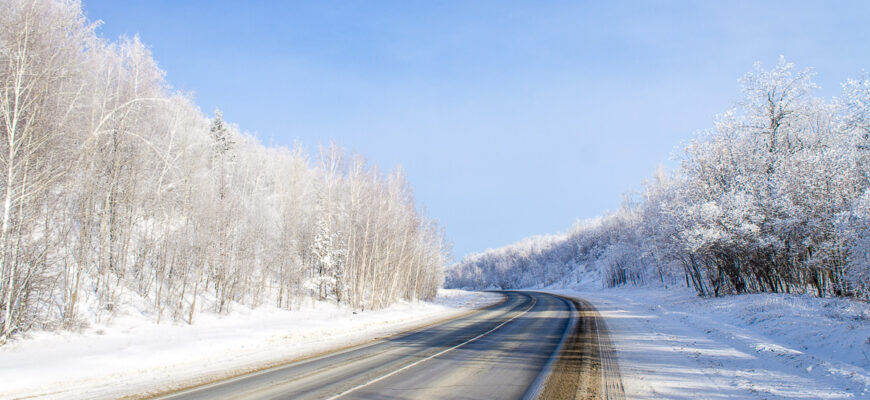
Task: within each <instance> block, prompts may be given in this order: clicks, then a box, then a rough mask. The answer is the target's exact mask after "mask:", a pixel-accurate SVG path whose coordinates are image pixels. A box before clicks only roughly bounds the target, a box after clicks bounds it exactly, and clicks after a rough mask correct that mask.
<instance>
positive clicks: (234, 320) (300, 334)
mask: <svg viewBox="0 0 870 400" xmlns="http://www.w3.org/2000/svg"><path fill="white" fill-rule="evenodd" d="M500 299H501V296H500V295H498V294H495V293H482V292H466V291H461V290H441V291H439V293H438V297H436V299H435V300H434V301H433V302H429V303H425V302H419V303H399V304H396V305H394V306H392V307H390V308H387V309H384V310H380V311H375V312H362V313H356V314H354V313H353V312H352V311H351V310H348V309H344V308H339V307H336V306H335V305H332V304H326V303H314V304H311V303H309V304H307V305H306V306H303V308H302V310H299V311H286V310H281V309H277V308H274V307H266V306H263V307H260V308H257V309H255V310H249V309H248V310H239V311H236V312H233V313H232V314H230V315H225V316H217V315H214V314H204V313H203V314H200V315H199V316H198V320H197V321H196V323H195V324H194V325H179V324H166V323H165V324H161V325H156V324H154V323H151V322H149V321H147V320H145V319H143V318H142V317H141V316H138V317H137V316H135V315H126V316H119V317H117V318H115V319H114V320H113V321H112V322H111V323H110V324H108V325H100V326H95V327H92V328H89V329H88V330H86V331H85V332H81V333H68V332H67V333H47V332H43V333H33V334H30V335H29V337H28V338H25V339H20V340H17V341H13V342H11V343H9V344H7V345H5V346H3V347H0V382H2V384H0V398H4V399H5V398H20V397H27V398H45V399H51V398H63V399H69V398H89V399H92V398H117V397H121V396H135V395H138V394H144V393H148V392H153V391H155V390H165V389H167V388H171V387H179V386H183V385H189V384H191V383H196V382H202V381H204V380H208V379H213V378H216V377H220V376H226V374H227V373H228V371H236V372H240V371H245V370H253V369H256V368H258V367H260V366H263V365H268V364H273V363H278V362H281V361H282V360H284V361H286V360H292V359H296V358H302V357H305V356H310V355H313V354H317V353H320V352H324V351H328V350H330V349H336V348H341V347H345V346H348V345H353V344H358V343H363V342H366V341H368V340H371V339H373V338H375V337H382V336H388V335H392V334H396V333H399V332H402V331H404V330H408V329H411V328H413V327H414V326H419V325H422V324H426V323H428V322H433V321H436V320H439V319H442V318H447V317H449V316H452V315H457V314H459V313H462V312H464V311H466V310H469V309H473V308H479V307H483V306H485V305H488V304H492V303H494V302H497V301H498V300H500Z"/></svg>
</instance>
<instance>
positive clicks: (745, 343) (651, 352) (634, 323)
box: [551, 288, 870, 399]
mask: <svg viewBox="0 0 870 400" xmlns="http://www.w3.org/2000/svg"><path fill="white" fill-rule="evenodd" d="M551 291H552V292H558V293H562V294H567V295H572V296H576V297H582V298H584V299H586V300H589V301H591V302H592V303H593V304H595V306H596V307H597V308H598V310H599V311H600V312H601V314H602V315H603V316H604V317H605V319H606V321H607V324H608V327H609V328H610V331H611V335H612V338H613V341H614V345H615V347H616V349H617V355H618V358H619V363H620V369H621V371H622V378H623V383H624V385H625V390H626V395H627V397H628V398H630V399H870V305H867V304H864V303H860V302H855V301H850V300H843V299H818V298H814V297H810V296H794V295H777V294H763V295H743V296H728V297H722V298H715V299H701V298H698V297H697V296H695V295H694V294H693V293H691V292H689V291H686V290H685V289H684V288H671V289H667V290H665V289H662V288H620V289H606V290H600V289H599V290H551Z"/></svg>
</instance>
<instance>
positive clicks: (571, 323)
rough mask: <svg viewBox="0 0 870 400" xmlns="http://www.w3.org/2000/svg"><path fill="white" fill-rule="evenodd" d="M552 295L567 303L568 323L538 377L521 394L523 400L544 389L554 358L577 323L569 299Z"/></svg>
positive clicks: (575, 311)
mask: <svg viewBox="0 0 870 400" xmlns="http://www.w3.org/2000/svg"><path fill="white" fill-rule="evenodd" d="M554 297H555V298H557V299H559V300H561V301H563V302H565V303H566V304H568V315H569V317H568V325H567V326H565V331H564V332H562V338H561V339H559V344H557V345H556V349H554V350H553V353H552V354H550V358H549V359H547V363H546V364H544V368H541V373H540V374H538V377H537V378H535V381H534V382H532V385H531V386H529V389H528V390H527V391H526V394H525V395H524V396H523V400H532V399H536V398H538V396H540V394H541V390H543V389H544V384H545V383H546V382H547V379H548V378H549V377H550V373H552V372H553V366H554V365H555V364H556V358H558V356H559V352H561V351H562V347H563V346H564V345H565V340H566V339H568V336H570V335H571V334H572V333H573V331H574V327H575V326H576V325H577V317H576V316H575V314H577V309H576V308H575V307H574V303H573V302H572V301H570V300H565V299H564V298H560V297H556V296H554Z"/></svg>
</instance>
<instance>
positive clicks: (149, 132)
mask: <svg viewBox="0 0 870 400" xmlns="http://www.w3.org/2000/svg"><path fill="white" fill-rule="evenodd" d="M96 27H97V25H96V23H93V22H90V21H88V20H87V18H86V17H85V15H84V13H83V11H82V7H81V4H80V2H78V1H75V0H0V176H2V181H3V184H2V185H0V187H2V189H0V198H2V200H0V201H2V203H0V207H2V215H0V219H2V222H0V344H2V343H3V342H5V341H6V340H7V339H8V338H9V337H10V336H11V335H14V334H17V333H21V332H25V331H28V330H31V329H49V330H51V329H73V328H76V327H78V326H81V325H86V324H89V323H93V322H104V321H107V320H108V319H110V318H111V317H112V316H113V315H114V314H115V313H117V312H118V311H119V310H120V309H122V308H125V307H135V308H137V309H139V310H144V312H146V313H147V314H148V315H149V317H150V318H153V319H154V320H155V321H156V322H161V321H165V320H177V321H185V322H187V323H193V321H194V320H195V317H196V315H197V313H198V312H201V311H202V310H208V311H210V312H216V313H226V312H228V311H229V310H230V309H231V308H232V307H234V306H238V305H242V306H245V307H256V306H258V305H260V304H264V303H267V302H268V303H272V304H274V305H275V306H277V307H282V308H292V307H297V306H298V304H299V303H300V302H301V301H303V300H305V299H312V298H313V299H317V300H326V301H333V302H336V303H339V304H341V305H346V306H347V307H352V308H354V309H359V310H370V309H378V308H382V307H385V306H388V305H390V304H391V303H393V302H395V301H397V300H399V299H407V300H417V299H429V298H431V297H433V296H434V295H435V293H436V292H437V289H438V288H440V287H441V286H442V282H443V272H442V267H443V265H444V264H445V262H446V260H447V258H448V257H449V249H448V246H447V245H446V243H445V241H444V235H443V232H442V230H441V229H440V228H439V227H438V225H437V223H436V222H435V221H434V220H431V219H427V218H424V216H423V215H422V213H421V212H420V211H419V210H418V209H417V206H416V204H415V199H414V197H413V193H412V190H411V188H410V187H409V185H408V183H407V181H406V178H405V175H404V173H403V172H402V170H401V169H400V168H397V169H395V170H393V171H391V172H389V173H383V172H380V171H379V170H378V169H377V168H375V167H373V166H371V165H369V164H368V163H367V162H366V160H365V159H364V158H363V157H362V156H360V155H353V154H347V153H346V152H345V151H343V150H342V149H340V148H339V147H338V146H336V145H330V146H323V147H320V148H319V151H318V152H317V154H316V155H315V157H311V156H310V155H309V154H307V153H306V152H305V151H304V150H303V149H302V148H301V147H295V148H292V149H289V148H283V147H267V146H264V145H262V144H260V143H259V142H258V141H257V140H256V139H255V138H254V137H252V136H250V135H247V134H244V133H243V132H242V131H241V130H240V129H239V128H238V127H237V126H234V125H232V124H229V123H227V122H226V121H224V120H223V117H222V115H221V113H220V112H219V111H216V112H215V115H214V116H213V117H211V118H209V117H207V116H206V115H205V114H203V113H202V112H201V111H200V110H199V108H198V107H197V106H196V105H195V104H194V102H193V100H192V99H191V98H190V97H189V96H186V95H185V94H183V93H177V92H174V91H173V90H172V89H171V88H170V86H169V85H168V83H167V82H166V81H165V79H164V73H163V71H161V70H160V69H159V68H158V66H157V63H156V61H155V60H154V58H153V57H152V55H151V53H150V51H149V50H148V48H147V47H146V46H145V45H144V44H143V43H141V42H140V41H139V39H138V38H121V39H119V40H117V41H111V40H107V39H104V38H102V37H100V36H99V35H97V34H96V33H95V29H96Z"/></svg>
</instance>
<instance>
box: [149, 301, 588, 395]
mask: <svg viewBox="0 0 870 400" xmlns="http://www.w3.org/2000/svg"><path fill="white" fill-rule="evenodd" d="M503 294H504V295H505V296H506V297H507V299H506V301H504V302H503V303H501V304H498V305H496V306H493V307H490V308H488V309H484V310H482V311H480V312H476V313H474V314H471V315H468V316H465V317H462V318H459V319H454V320H450V321H447V322H444V323H441V324H438V325H434V326H429V327H426V328H424V329H420V330H417V331H412V332H409V333H406V334H402V335H398V336H394V337H390V338H387V339H383V340H380V341H376V342H373V343H370V344H367V345H363V346H359V347H355V348H351V349H347V350H344V351H340V352H337V353H332V354H329V355H326V356H322V357H319V358H315V359H310V360H305V361H301V362H297V363H293V364H289V365H285V366H281V367H276V368H272V369H269V370H265V371H261V372H257V373H254V374H251V375H245V376H241V377H237V378H234V379H230V380H227V381H222V382H218V383H214V384H210V385H207V386H203V387H199V388H195V389H191V390H188V391H184V392H180V393H176V394H174V395H171V396H168V397H165V398H167V399H216V398H218V399H338V398H341V399H522V398H524V397H525V398H529V397H533V396H534V395H535V394H538V393H539V392H540V390H541V389H542V387H543V386H544V382H545V381H546V379H545V378H546V376H549V374H547V373H543V374H542V371H548V370H549V369H551V368H552V367H553V365H555V364H554V361H555V360H556V359H557V358H558V357H555V356H556V355H557V353H558V351H557V350H558V349H559V348H560V344H562V343H564V342H565V338H568V337H570V336H571V334H572V332H573V331H574V328H573V327H574V325H576V320H577V318H576V314H577V312H576V311H575V310H574V306H573V305H572V304H571V302H569V301H567V300H565V299H562V298H560V297H556V296H552V295H548V294H543V293H534V292H503ZM596 353H597V351H596ZM539 376H540V377H541V378H539ZM547 397H550V396H547ZM560 397H561V396H560ZM572 397H573V396H572Z"/></svg>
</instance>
